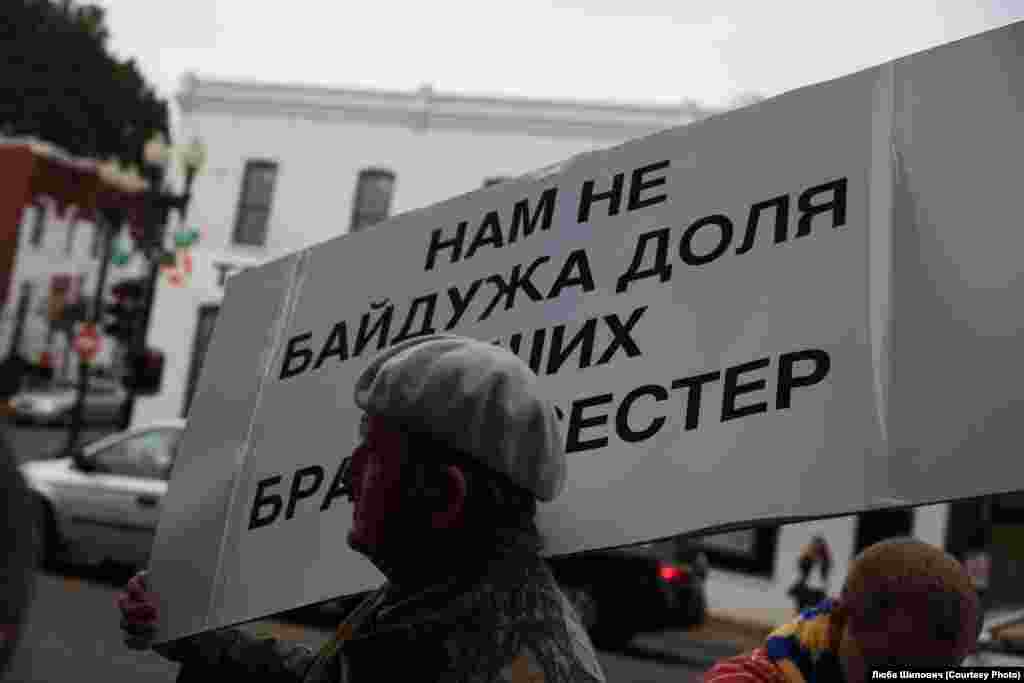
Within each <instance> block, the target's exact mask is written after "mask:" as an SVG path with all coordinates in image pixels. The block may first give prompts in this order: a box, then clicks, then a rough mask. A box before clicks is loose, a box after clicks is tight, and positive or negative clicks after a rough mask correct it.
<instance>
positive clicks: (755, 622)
mask: <svg viewBox="0 0 1024 683" xmlns="http://www.w3.org/2000/svg"><path fill="white" fill-rule="evenodd" d="M793 617H794V612H793V610H791V609H746V610H744V609H709V610H708V615H707V620H706V621H705V622H704V624H703V625H701V626H700V627H699V628H695V629H689V630H686V631H663V632H656V633H644V634H641V635H640V636H638V637H637V638H636V640H635V641H634V642H635V644H636V645H637V646H639V647H641V648H644V649H647V650H650V651H657V652H665V653H670V654H671V655H672V656H673V658H675V659H678V660H679V661H681V662H684V663H686V664H688V665H690V666H695V667H698V668H701V669H707V668H710V667H711V666H712V665H713V664H714V663H715V662H717V661H718V660H720V659H724V658H726V657H732V656H734V655H738V654H740V653H743V652H747V651H749V650H752V649H754V648H755V647H757V646H759V645H761V644H763V643H764V639H765V638H766V637H767V636H768V633H769V632H771V631H772V630H774V629H775V628H776V627H777V626H779V625H781V624H783V623H785V622H787V621H789V620H791V619H793Z"/></svg>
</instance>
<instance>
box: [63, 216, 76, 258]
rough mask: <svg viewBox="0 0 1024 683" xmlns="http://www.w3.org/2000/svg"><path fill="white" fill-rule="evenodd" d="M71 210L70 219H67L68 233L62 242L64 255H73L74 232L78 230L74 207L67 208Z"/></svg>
mask: <svg viewBox="0 0 1024 683" xmlns="http://www.w3.org/2000/svg"><path fill="white" fill-rule="evenodd" d="M68 210H69V211H72V214H71V220H69V221H68V228H67V230H68V233H67V235H66V236H65V242H64V255H65V256H73V255H74V253H75V233H77V232H78V213H77V212H75V210H74V209H68Z"/></svg>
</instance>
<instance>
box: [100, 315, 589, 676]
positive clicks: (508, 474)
mask: <svg viewBox="0 0 1024 683" xmlns="http://www.w3.org/2000/svg"><path fill="white" fill-rule="evenodd" d="M537 385H538V381H537V377H536V375H534V373H533V372H532V371H531V370H530V369H529V368H528V367H527V366H526V365H525V364H524V363H523V362H522V361H521V360H520V359H519V358H518V357H517V356H515V355H514V354H512V353H511V352H509V351H506V350H504V349H501V348H499V347H497V346H494V345H492V344H487V343H483V342H479V341H475V340H472V339H468V338H465V337H456V336H451V335H434V336H429V337H421V338H418V339H413V340H410V341H408V342H405V343H402V344H399V345H396V346H394V347H392V348H391V349H389V350H387V351H385V352H384V353H383V354H381V355H380V356H379V357H378V358H377V359H375V361H374V362H373V363H372V364H371V365H370V367H369V368H367V369H366V370H365V371H364V372H363V373H362V375H361V376H360V377H359V379H358V380H357V382H356V387H355V401H356V403H357V404H358V405H359V407H360V408H362V409H363V411H364V418H363V420H362V422H361V425H360V433H359V438H358V445H357V446H356V448H355V451H354V452H353V453H352V455H351V457H349V458H347V459H346V461H345V462H344V464H343V468H344V475H343V476H344V480H345V493H346V494H347V495H348V496H349V497H350V498H351V500H352V501H353V504H354V510H353V522H352V528H351V530H350V531H349V534H348V543H349V545H350V546H351V547H353V548H354V549H356V550H358V551H359V552H360V553H362V554H363V555H365V556H366V557H367V558H368V559H369V560H370V561H371V562H373V563H374V565H375V566H377V567H378V568H379V569H380V570H381V572H382V573H383V574H384V576H385V577H386V579H387V582H386V583H385V585H384V586H383V587H382V588H380V589H379V590H377V591H375V592H373V593H372V594H371V596H370V597H369V598H367V599H366V600H365V601H364V602H363V603H362V604H360V605H359V606H358V607H356V608H355V610H354V611H353V612H352V613H351V614H350V615H349V616H348V618H346V620H345V621H344V622H343V623H342V624H341V625H340V626H339V627H338V629H337V633H336V635H335V637H334V638H333V639H332V640H330V641H329V642H328V643H327V644H326V645H325V646H324V647H323V648H322V649H321V650H320V651H319V652H312V651H310V650H308V649H306V648H303V647H300V646H289V645H287V644H285V643H281V642H279V641H277V640H275V639H256V638H253V637H251V636H249V635H247V634H245V633H243V632H241V631H239V630H236V629H225V630H222V631H214V632H209V633H203V634H199V635H196V636H192V637H189V638H184V639H181V640H179V641H174V642H171V643H165V644H162V645H160V646H158V647H156V648H154V649H156V651H157V652H158V653H160V654H161V655H163V656H164V657H166V658H168V659H171V660H174V661H178V662H181V663H182V664H183V667H182V670H181V673H180V675H179V679H178V680H179V682H180V683H184V682H186V681H199V680H206V678H205V677H206V676H207V675H211V676H212V675H217V676H223V675H229V676H231V677H234V676H235V675H238V676H239V677H245V678H240V680H248V681H304V682H307V683H313V682H316V683H326V682H332V683H333V682H339V683H361V682H363V681H390V680H424V681H426V680H430V681H480V682H481V683H483V682H488V683H489V682H492V681H493V682H504V681H508V682H510V683H511V682H516V683H518V682H520V681H521V682H523V683H526V682H531V683H541V682H547V683H556V682H560V681H572V682H580V683H582V682H603V681H604V674H603V672H602V670H601V667H600V664H599V663H598V661H597V657H596V655H595V652H594V649H593V646H592V644H591V643H590V640H589V638H588V637H587V635H586V632H585V631H584V629H583V627H582V625H581V624H580V622H579V618H578V616H577V615H576V613H575V611H574V610H573V608H572V607H571V605H570V604H569V602H568V600H567V599H566V597H565V596H564V595H563V593H562V592H561V590H560V589H559V587H558V586H557V584H556V583H555V580H554V578H553V577H552V575H551V572H550V571H549V569H548V567H547V565H546V564H545V563H544V561H543V560H542V559H541V558H540V556H539V554H538V553H539V550H540V548H541V538H540V534H539V532H538V530H537V527H536V525H535V521H534V517H535V514H536V506H537V502H536V501H537V500H541V501H550V500H552V499H554V498H555V497H556V496H557V495H558V494H559V493H560V492H561V490H562V488H563V487H564V484H565V479H566V460H565V454H564V451H563V446H562V440H561V436H560V434H559V429H558V425H557V421H556V416H555V413H554V409H553V408H552V406H551V405H550V404H549V403H548V402H547V401H546V400H545V399H544V398H543V397H542V396H541V395H540V393H539V391H538V386H537ZM155 604H156V601H155V600H154V599H153V596H152V595H151V594H150V593H148V592H147V590H146V585H145V574H144V573H142V574H140V575H137V576H136V577H134V578H133V579H132V580H131V581H130V582H129V583H128V586H127V588H126V590H125V592H124V593H122V594H121V596H119V598H118V607H119V609H120V611H121V616H122V622H121V625H122V629H123V630H124V631H125V636H126V644H128V646H129V647H133V648H135V649H147V648H149V647H150V643H151V638H152V634H153V632H154V631H155V626H154V625H155V623H156V620H157V619H158V618H159V615H158V614H157V612H156V609H155Z"/></svg>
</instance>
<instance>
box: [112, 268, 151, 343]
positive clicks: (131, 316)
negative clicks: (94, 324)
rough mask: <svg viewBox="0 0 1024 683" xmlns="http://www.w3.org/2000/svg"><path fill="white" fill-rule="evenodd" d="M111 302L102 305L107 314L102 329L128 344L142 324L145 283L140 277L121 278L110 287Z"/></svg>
mask: <svg viewBox="0 0 1024 683" xmlns="http://www.w3.org/2000/svg"><path fill="white" fill-rule="evenodd" d="M110 294H111V297H112V298H113V299H114V301H113V302H112V303H109V304H107V305H106V306H105V307H104V311H105V312H106V314H107V315H108V316H109V319H108V322H107V323H106V324H105V325H104V326H103V331H104V333H106V334H109V335H110V336H111V337H113V338H114V339H116V340H117V341H118V342H120V343H121V344H126V345H127V344H130V343H131V341H132V339H134V337H135V333H136V330H138V328H139V326H140V325H142V318H143V315H144V309H145V305H146V301H145V299H146V296H145V294H146V284H145V281H144V280H142V279H132V280H121V281H120V282H118V283H117V284H116V285H114V286H113V287H111V288H110Z"/></svg>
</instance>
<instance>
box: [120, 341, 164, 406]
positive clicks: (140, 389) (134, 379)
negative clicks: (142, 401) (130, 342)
mask: <svg viewBox="0 0 1024 683" xmlns="http://www.w3.org/2000/svg"><path fill="white" fill-rule="evenodd" d="M126 365H127V370H128V371H127V373H126V374H125V376H124V382H123V384H124V387H125V388H126V389H130V390H134V391H135V393H136V394H138V395H140V396H153V395H155V394H159V393H160V385H161V383H162V382H163V376H164V354H163V352H162V351H157V350H156V349H146V350H145V351H143V352H141V353H129V354H128V356H127V358H126Z"/></svg>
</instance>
